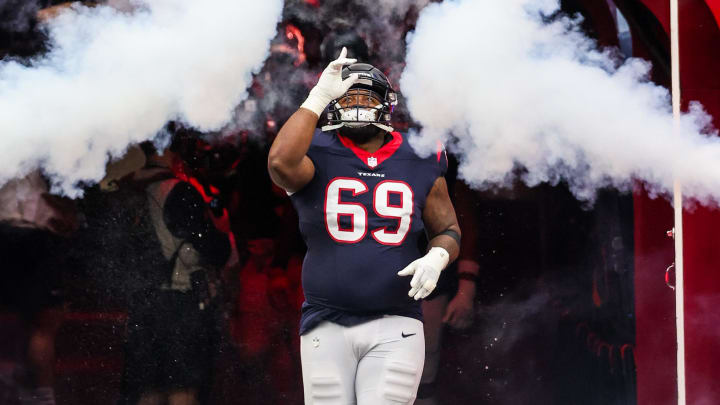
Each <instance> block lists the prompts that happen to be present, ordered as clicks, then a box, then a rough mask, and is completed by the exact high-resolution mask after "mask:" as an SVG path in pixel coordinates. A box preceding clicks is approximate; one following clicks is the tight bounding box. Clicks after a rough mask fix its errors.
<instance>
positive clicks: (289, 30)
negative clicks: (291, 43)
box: [285, 24, 305, 66]
mask: <svg viewBox="0 0 720 405" xmlns="http://www.w3.org/2000/svg"><path fill="white" fill-rule="evenodd" d="M285 36H286V37H287V39H293V38H294V39H297V51H298V57H297V60H296V61H295V66H300V65H301V64H302V63H303V62H305V37H304V36H303V34H302V32H300V29H299V28H298V27H296V26H294V25H292V24H288V25H287V26H285Z"/></svg>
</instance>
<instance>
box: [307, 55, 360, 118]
mask: <svg viewBox="0 0 720 405" xmlns="http://www.w3.org/2000/svg"><path fill="white" fill-rule="evenodd" d="M346 55H347V49H346V48H345V47H343V49H342V51H340V56H339V57H338V58H337V59H335V60H334V61H332V62H330V64H329V65H328V66H327V67H326V68H325V70H324V71H323V72H322V74H321V75H320V79H319V80H318V82H317V84H316V85H315V87H313V89H312V90H310V95H309V96H308V98H307V99H306V100H305V102H304V103H302V105H301V106H300V107H302V108H306V109H308V110H310V111H312V112H314V113H315V114H317V116H318V117H319V116H320V114H322V112H323V110H325V107H327V105H328V104H330V102H331V101H332V100H334V99H336V98H339V97H340V96H342V95H343V94H345V92H347V91H348V89H349V88H350V86H352V85H353V84H355V82H356V81H357V79H358V76H357V75H351V76H350V77H348V78H347V79H345V80H343V79H342V68H343V66H344V65H349V64H353V63H355V62H357V60H356V59H350V58H346V57H345V56H346Z"/></svg>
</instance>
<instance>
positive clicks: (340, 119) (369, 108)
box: [322, 63, 397, 132]
mask: <svg viewBox="0 0 720 405" xmlns="http://www.w3.org/2000/svg"><path fill="white" fill-rule="evenodd" d="M351 74H358V76H359V80H358V81H357V82H356V83H355V84H353V85H352V87H351V88H350V89H349V90H348V91H347V92H346V93H345V94H344V95H343V96H342V97H339V98H337V99H335V100H332V101H331V102H330V105H329V106H328V114H327V118H328V125H325V126H323V128H322V130H323V131H329V130H333V129H338V128H343V127H344V128H346V129H351V128H364V127H368V126H374V127H377V128H379V129H382V130H383V131H387V132H392V131H394V129H393V128H392V126H390V116H391V114H392V112H393V109H394V108H395V105H396V104H397V95H396V93H395V91H394V90H393V89H392V87H390V84H389V83H388V81H387V78H386V77H385V75H384V74H383V73H382V72H380V71H379V70H378V69H376V68H374V67H373V66H371V65H368V64H362V63H357V64H354V65H350V66H346V67H344V68H343V79H346V78H347V77H349V75H351ZM368 131H369V128H368V129H367V130H366V131H362V132H368ZM352 132H357V131H352Z"/></svg>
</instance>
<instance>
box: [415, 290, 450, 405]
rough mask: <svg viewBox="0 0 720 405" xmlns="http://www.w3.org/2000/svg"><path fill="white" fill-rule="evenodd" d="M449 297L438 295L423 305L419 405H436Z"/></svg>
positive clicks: (417, 402)
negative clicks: (422, 364) (423, 331)
mask: <svg viewBox="0 0 720 405" xmlns="http://www.w3.org/2000/svg"><path fill="white" fill-rule="evenodd" d="M447 304H448V296H447V295H438V296H436V297H435V298H433V299H431V300H425V301H423V303H422V308H423V320H424V321H425V323H424V325H423V328H424V330H425V367H423V373H422V378H421V379H420V388H418V399H417V401H415V403H416V404H417V405H435V404H436V401H435V380H436V379H437V373H438V368H439V366H440V348H441V345H442V332H443V323H442V318H443V316H444V315H445V308H447Z"/></svg>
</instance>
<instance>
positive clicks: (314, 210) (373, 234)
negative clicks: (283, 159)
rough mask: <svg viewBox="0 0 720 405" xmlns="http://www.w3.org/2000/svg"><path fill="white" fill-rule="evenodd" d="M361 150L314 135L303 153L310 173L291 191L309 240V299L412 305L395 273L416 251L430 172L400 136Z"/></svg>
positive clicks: (348, 304) (338, 304) (347, 306)
mask: <svg viewBox="0 0 720 405" xmlns="http://www.w3.org/2000/svg"><path fill="white" fill-rule="evenodd" d="M393 136H394V138H393V140H392V141H391V142H389V143H387V144H385V145H384V146H383V147H382V148H381V149H380V150H379V151H377V152H376V153H373V154H367V153H365V152H363V151H361V150H358V149H357V148H354V147H353V145H351V144H348V143H345V144H344V143H343V142H342V140H341V139H340V138H339V137H337V136H336V135H333V134H324V133H322V134H318V135H316V139H315V141H314V142H313V146H312V147H311V150H310V151H309V152H308V155H309V156H310V158H311V159H312V160H313V163H314V164H315V170H316V174H315V177H314V178H313V180H312V181H311V183H310V184H308V186H306V188H305V189H303V190H301V191H300V192H298V193H297V194H296V195H294V196H293V202H294V203H295V206H296V208H297V209H298V215H299V218H300V230H301V232H302V234H303V237H304V238H305V242H306V244H307V246H308V253H307V255H306V258H305V262H304V266H303V287H304V290H305V296H306V298H307V299H308V302H311V303H316V304H322V305H326V306H329V307H334V308H339V309H343V310H349V311H354V310H357V311H360V312H363V311H369V312H372V311H383V310H389V309H393V308H399V307H403V306H405V305H409V304H411V301H410V300H409V298H408V297H407V290H408V289H409V280H408V279H405V278H401V277H399V276H397V272H398V271H399V270H401V269H402V268H403V267H405V266H406V265H407V264H408V263H410V262H411V261H413V260H415V259H416V258H418V257H419V256H420V250H419V248H418V241H419V239H420V237H421V236H422V235H423V233H424V225H423V221H422V213H423V209H424V207H425V199H426V197H427V195H428V193H429V191H430V189H431V188H432V186H433V184H434V181H435V180H436V178H437V170H436V167H435V166H436V164H435V165H433V162H432V159H421V158H419V157H417V156H416V155H415V154H414V153H413V152H412V149H410V148H409V146H408V145H407V144H406V141H404V140H403V139H402V137H401V136H400V135H399V134H393Z"/></svg>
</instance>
